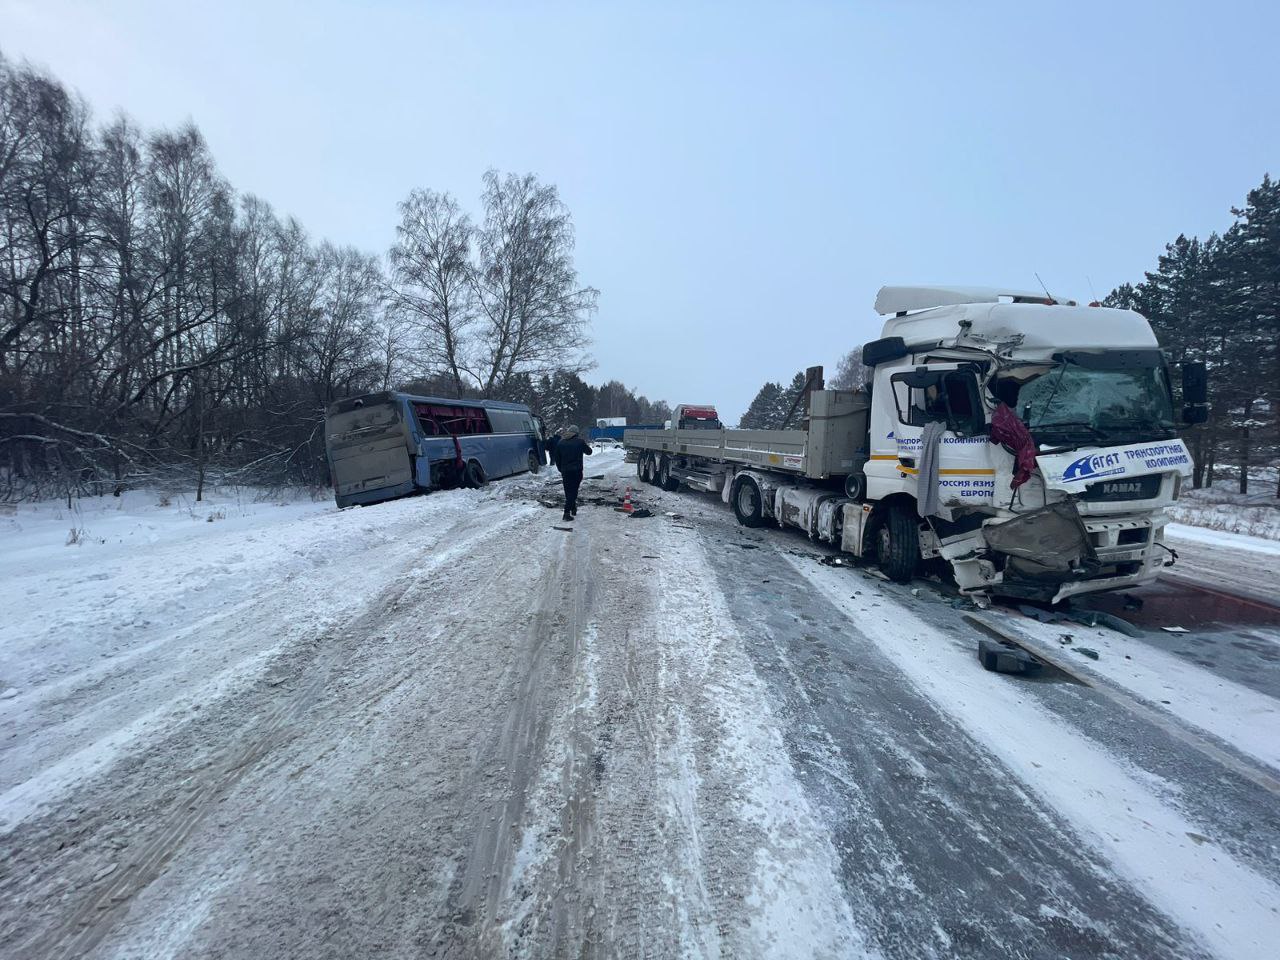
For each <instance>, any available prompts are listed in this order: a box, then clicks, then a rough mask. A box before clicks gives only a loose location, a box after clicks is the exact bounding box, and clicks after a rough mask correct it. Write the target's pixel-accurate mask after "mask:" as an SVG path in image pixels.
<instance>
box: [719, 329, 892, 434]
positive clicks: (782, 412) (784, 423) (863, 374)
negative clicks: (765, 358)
mask: <svg viewBox="0 0 1280 960" xmlns="http://www.w3.org/2000/svg"><path fill="white" fill-rule="evenodd" d="M806 382H807V380H806V377H805V371H803V370H800V371H798V372H797V373H796V375H795V376H794V377H792V378H791V382H790V383H788V384H787V385H786V386H785V387H784V386H783V385H782V383H781V382H777V381H770V382H767V383H765V385H764V386H762V387H761V388H760V389H759V390H758V391H757V392H756V395H755V397H754V398H753V399H752V401H751V404H750V405H749V406H748V407H747V412H746V413H744V414H743V415H742V419H741V420H740V421H739V422H738V426H739V427H740V428H741V429H743V430H782V429H790V430H800V429H803V427H804V423H803V416H804V405H803V401H802V399H801V394H803V393H804V388H805V384H806ZM866 382H867V371H866V368H865V367H864V366H863V365H862V348H861V347H857V348H856V349H853V350H850V351H849V352H848V353H846V354H845V355H844V356H842V357H841V358H840V360H839V361H838V362H837V363H836V372H835V374H834V375H833V376H831V377H830V378H829V379H827V380H825V381H824V385H825V386H826V388H827V389H828V390H861V389H863V388H864V387H865V386H866Z"/></svg>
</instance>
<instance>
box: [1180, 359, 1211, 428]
mask: <svg viewBox="0 0 1280 960" xmlns="http://www.w3.org/2000/svg"><path fill="white" fill-rule="evenodd" d="M1208 419H1209V372H1208V370H1207V369H1206V368H1205V365H1204V363H1203V362H1202V361H1199V360H1188V361H1185V362H1184V363H1183V364H1182V422H1183V423H1188V424H1193V423H1204V422H1205V421H1206V420H1208Z"/></svg>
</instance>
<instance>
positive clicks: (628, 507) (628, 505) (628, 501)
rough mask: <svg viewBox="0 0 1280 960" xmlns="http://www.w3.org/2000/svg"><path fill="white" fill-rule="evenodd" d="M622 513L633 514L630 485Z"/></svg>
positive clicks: (624, 499)
mask: <svg viewBox="0 0 1280 960" xmlns="http://www.w3.org/2000/svg"><path fill="white" fill-rule="evenodd" d="M622 512H623V513H630V512H631V487H630V485H628V486H627V493H626V496H624V497H623V498H622Z"/></svg>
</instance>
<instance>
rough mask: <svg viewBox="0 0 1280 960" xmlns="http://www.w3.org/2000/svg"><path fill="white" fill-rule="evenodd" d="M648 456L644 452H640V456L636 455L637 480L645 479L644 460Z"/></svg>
mask: <svg viewBox="0 0 1280 960" xmlns="http://www.w3.org/2000/svg"><path fill="white" fill-rule="evenodd" d="M646 456H647V454H643V453H642V454H640V456H638V457H636V479H637V480H643V479H644V461H645V457H646Z"/></svg>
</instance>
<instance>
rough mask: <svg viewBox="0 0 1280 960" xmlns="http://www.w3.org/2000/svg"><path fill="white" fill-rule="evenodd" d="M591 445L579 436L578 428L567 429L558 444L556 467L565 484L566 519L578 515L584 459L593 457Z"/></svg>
mask: <svg viewBox="0 0 1280 960" xmlns="http://www.w3.org/2000/svg"><path fill="white" fill-rule="evenodd" d="M591 452H592V451H591V444H589V443H587V442H586V441H585V440H583V439H582V438H581V437H579V436H578V428H577V427H566V428H565V430H564V436H563V437H562V438H561V440H560V442H559V443H558V444H556V466H557V467H558V468H559V470H560V481H561V482H562V483H563V484H564V518H565V519H566V520H572V519H573V518H574V517H576V516H577V515H578V487H580V486H582V458H583V456H588V457H589V456H591Z"/></svg>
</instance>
